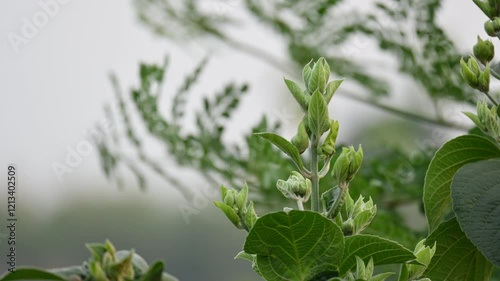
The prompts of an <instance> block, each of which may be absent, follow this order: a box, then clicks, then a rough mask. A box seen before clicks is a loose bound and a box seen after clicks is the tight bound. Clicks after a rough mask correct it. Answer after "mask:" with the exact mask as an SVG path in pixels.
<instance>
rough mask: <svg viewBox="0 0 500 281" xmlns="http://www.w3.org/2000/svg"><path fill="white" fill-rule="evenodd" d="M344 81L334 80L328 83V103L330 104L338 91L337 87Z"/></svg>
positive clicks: (326, 95)
mask: <svg viewBox="0 0 500 281" xmlns="http://www.w3.org/2000/svg"><path fill="white" fill-rule="evenodd" d="M342 82H344V79H341V80H334V81H331V82H330V83H328V85H326V92H325V101H326V104H329V103H330V101H331V100H332V97H333V95H334V94H335V92H336V91H337V89H338V88H339V87H340V85H341V84H342Z"/></svg>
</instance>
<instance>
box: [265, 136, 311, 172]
mask: <svg viewBox="0 0 500 281" xmlns="http://www.w3.org/2000/svg"><path fill="white" fill-rule="evenodd" d="M255 135H256V136H258V137H261V138H263V139H265V140H267V141H268V142H270V143H272V144H274V145H275V146H276V147H278V148H279V149H280V150H281V151H283V152H284V153H286V155H288V156H290V158H292V160H293V162H294V163H295V165H297V168H299V170H302V169H304V164H303V163H302V158H300V154H299V150H298V149H297V148H296V147H295V145H293V144H292V143H291V142H289V141H287V140H286V139H284V138H283V137H281V136H279V135H277V134H274V133H256V134H255Z"/></svg>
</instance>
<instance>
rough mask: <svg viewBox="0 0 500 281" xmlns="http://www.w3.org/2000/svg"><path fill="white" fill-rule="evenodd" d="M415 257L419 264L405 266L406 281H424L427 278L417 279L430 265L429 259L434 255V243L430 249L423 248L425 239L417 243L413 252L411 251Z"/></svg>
mask: <svg viewBox="0 0 500 281" xmlns="http://www.w3.org/2000/svg"><path fill="white" fill-rule="evenodd" d="M413 253H414V254H415V257H417V262H418V263H420V264H408V265H406V266H407V268H408V274H409V277H408V280H419V281H426V280H429V281H430V279H428V278H422V279H419V278H420V276H422V274H423V273H424V272H425V270H426V269H427V267H428V266H429V264H430V263H431V259H432V257H433V256H434V253H436V243H434V245H433V246H432V247H429V246H425V239H424V240H422V241H420V242H418V244H417V246H416V247H415V251H413Z"/></svg>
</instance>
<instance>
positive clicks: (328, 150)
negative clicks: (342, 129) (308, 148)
mask: <svg viewBox="0 0 500 281" xmlns="http://www.w3.org/2000/svg"><path fill="white" fill-rule="evenodd" d="M339 126H340V125H339V122H338V121H334V120H332V121H331V122H330V131H329V133H328V135H327V136H326V139H325V141H324V142H323V144H322V145H321V147H320V148H319V151H320V153H321V154H322V155H323V156H325V157H326V158H328V157H331V156H332V155H333V154H335V143H336V142H337V136H338V134H339Z"/></svg>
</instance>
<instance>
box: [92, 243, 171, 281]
mask: <svg viewBox="0 0 500 281" xmlns="http://www.w3.org/2000/svg"><path fill="white" fill-rule="evenodd" d="M87 249H89V251H90V252H91V254H92V258H91V259H90V260H89V262H88V271H89V273H90V276H89V277H88V278H87V279H88V280H96V281H125V280H153V279H154V280H163V281H178V280H177V278H175V277H173V276H171V275H169V274H167V273H165V272H162V271H163V269H162V270H161V271H160V272H158V270H157V269H158V268H153V267H154V266H153V267H151V268H150V267H149V265H148V264H147V263H146V261H145V260H144V259H143V258H142V257H141V256H139V255H137V254H135V253H134V251H133V250H132V251H116V249H115V247H114V246H113V244H111V242H109V241H106V243H104V244H97V243H95V244H87ZM159 264H161V266H162V268H163V264H162V263H161V262H159Z"/></svg>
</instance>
